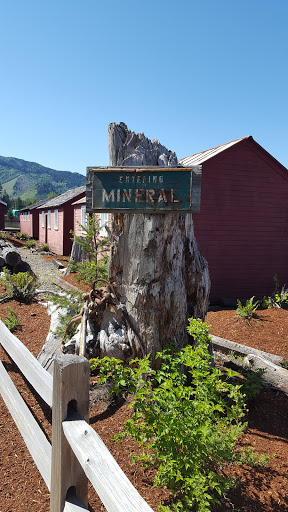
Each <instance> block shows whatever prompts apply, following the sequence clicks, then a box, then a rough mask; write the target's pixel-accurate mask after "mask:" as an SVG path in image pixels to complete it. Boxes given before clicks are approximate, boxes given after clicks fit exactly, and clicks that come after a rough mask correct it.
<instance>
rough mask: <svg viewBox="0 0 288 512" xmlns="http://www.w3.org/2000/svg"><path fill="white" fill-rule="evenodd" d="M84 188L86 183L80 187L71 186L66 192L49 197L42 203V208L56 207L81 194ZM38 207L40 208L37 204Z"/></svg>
mask: <svg viewBox="0 0 288 512" xmlns="http://www.w3.org/2000/svg"><path fill="white" fill-rule="evenodd" d="M85 190H86V185H83V186H82V187H76V188H72V189H71V190H67V192H64V193H63V194H60V195H59V196H56V197H53V198H52V199H49V201H47V203H45V204H44V205H42V208H43V207H44V208H56V207H57V206H61V205H62V204H65V203H67V202H68V201H70V200H71V199H73V197H77V196H78V195H79V194H82V193H83V192H85ZM38 208H41V206H38Z"/></svg>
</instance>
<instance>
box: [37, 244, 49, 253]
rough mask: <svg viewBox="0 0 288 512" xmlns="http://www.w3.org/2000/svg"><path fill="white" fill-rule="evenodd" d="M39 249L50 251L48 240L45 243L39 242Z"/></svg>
mask: <svg viewBox="0 0 288 512" xmlns="http://www.w3.org/2000/svg"><path fill="white" fill-rule="evenodd" d="M39 250H40V251H44V252H49V251H50V247H49V244H47V243H46V242H45V243H43V244H39Z"/></svg>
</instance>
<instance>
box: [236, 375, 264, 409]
mask: <svg viewBox="0 0 288 512" xmlns="http://www.w3.org/2000/svg"><path fill="white" fill-rule="evenodd" d="M242 373H243V376H244V377H245V379H246V380H245V381H244V383H243V384H242V389H241V391H242V393H243V395H245V399H246V401H249V400H251V398H255V396H257V395H259V393H260V391H261V386H262V382H263V375H264V373H265V370H264V369H263V368H257V369H255V368H253V367H252V368H251V369H250V368H249V369H244V370H243V371H242Z"/></svg>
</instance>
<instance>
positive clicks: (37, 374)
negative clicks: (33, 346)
mask: <svg viewBox="0 0 288 512" xmlns="http://www.w3.org/2000/svg"><path fill="white" fill-rule="evenodd" d="M36 336H37V332H36ZM0 343H1V345H2V347H3V348H4V349H5V350H6V352H7V353H8V354H9V356H10V357H11V358H12V359H13V361H14V362H15V363H16V364H17V366H18V368H19V369H20V370H21V372H22V373H23V375H24V376H25V377H26V379H27V380H28V381H29V382H30V384H31V385H32V386H33V388H34V389H35V391H37V393H38V394H39V395H40V396H41V398H43V400H45V402H46V403H47V404H48V405H49V406H50V407H51V406H52V387H53V384H52V382H53V379H52V376H51V375H50V374H49V373H48V372H47V371H46V370H44V368H43V367H42V366H41V364H40V363H39V362H38V361H37V359H36V358H35V357H34V356H33V355H32V354H31V353H30V352H29V350H28V349H27V348H26V347H25V345H23V343H21V341H20V340H18V339H17V338H16V336H14V334H12V333H11V332H10V331H9V329H7V327H6V326H5V325H4V324H3V322H1V321H0Z"/></svg>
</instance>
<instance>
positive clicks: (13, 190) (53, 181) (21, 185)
mask: <svg viewBox="0 0 288 512" xmlns="http://www.w3.org/2000/svg"><path fill="white" fill-rule="evenodd" d="M12 180H13V181H14V183H13V181H12ZM0 181H1V182H2V184H3V186H4V188H5V189H7V192H8V193H9V194H10V195H11V198H12V195H13V196H14V197H15V196H20V197H21V199H22V200H25V199H27V198H33V203H36V201H38V200H39V199H43V198H45V197H46V196H47V193H48V192H51V191H52V190H53V191H55V193H56V194H57V195H58V194H62V193H63V192H66V190H70V189H72V188H75V187H80V186H82V185H85V176H83V175H82V174H79V173H76V172H69V171H56V170H54V169H49V168H48V167H43V166H42V165H39V164H37V163H34V162H27V161H25V160H20V159H19V158H11V157H3V156H0ZM11 181H12V183H11ZM38 183H39V187H40V191H41V193H40V194H38V195H37V197H36V198H35V197H34V196H35V195H36V194H37V188H38ZM43 183H45V186H43ZM46 185H48V186H49V189H47V188H46ZM3 200H4V201H5V202H7V201H6V200H5V199H3ZM30 204H31V203H30Z"/></svg>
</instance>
